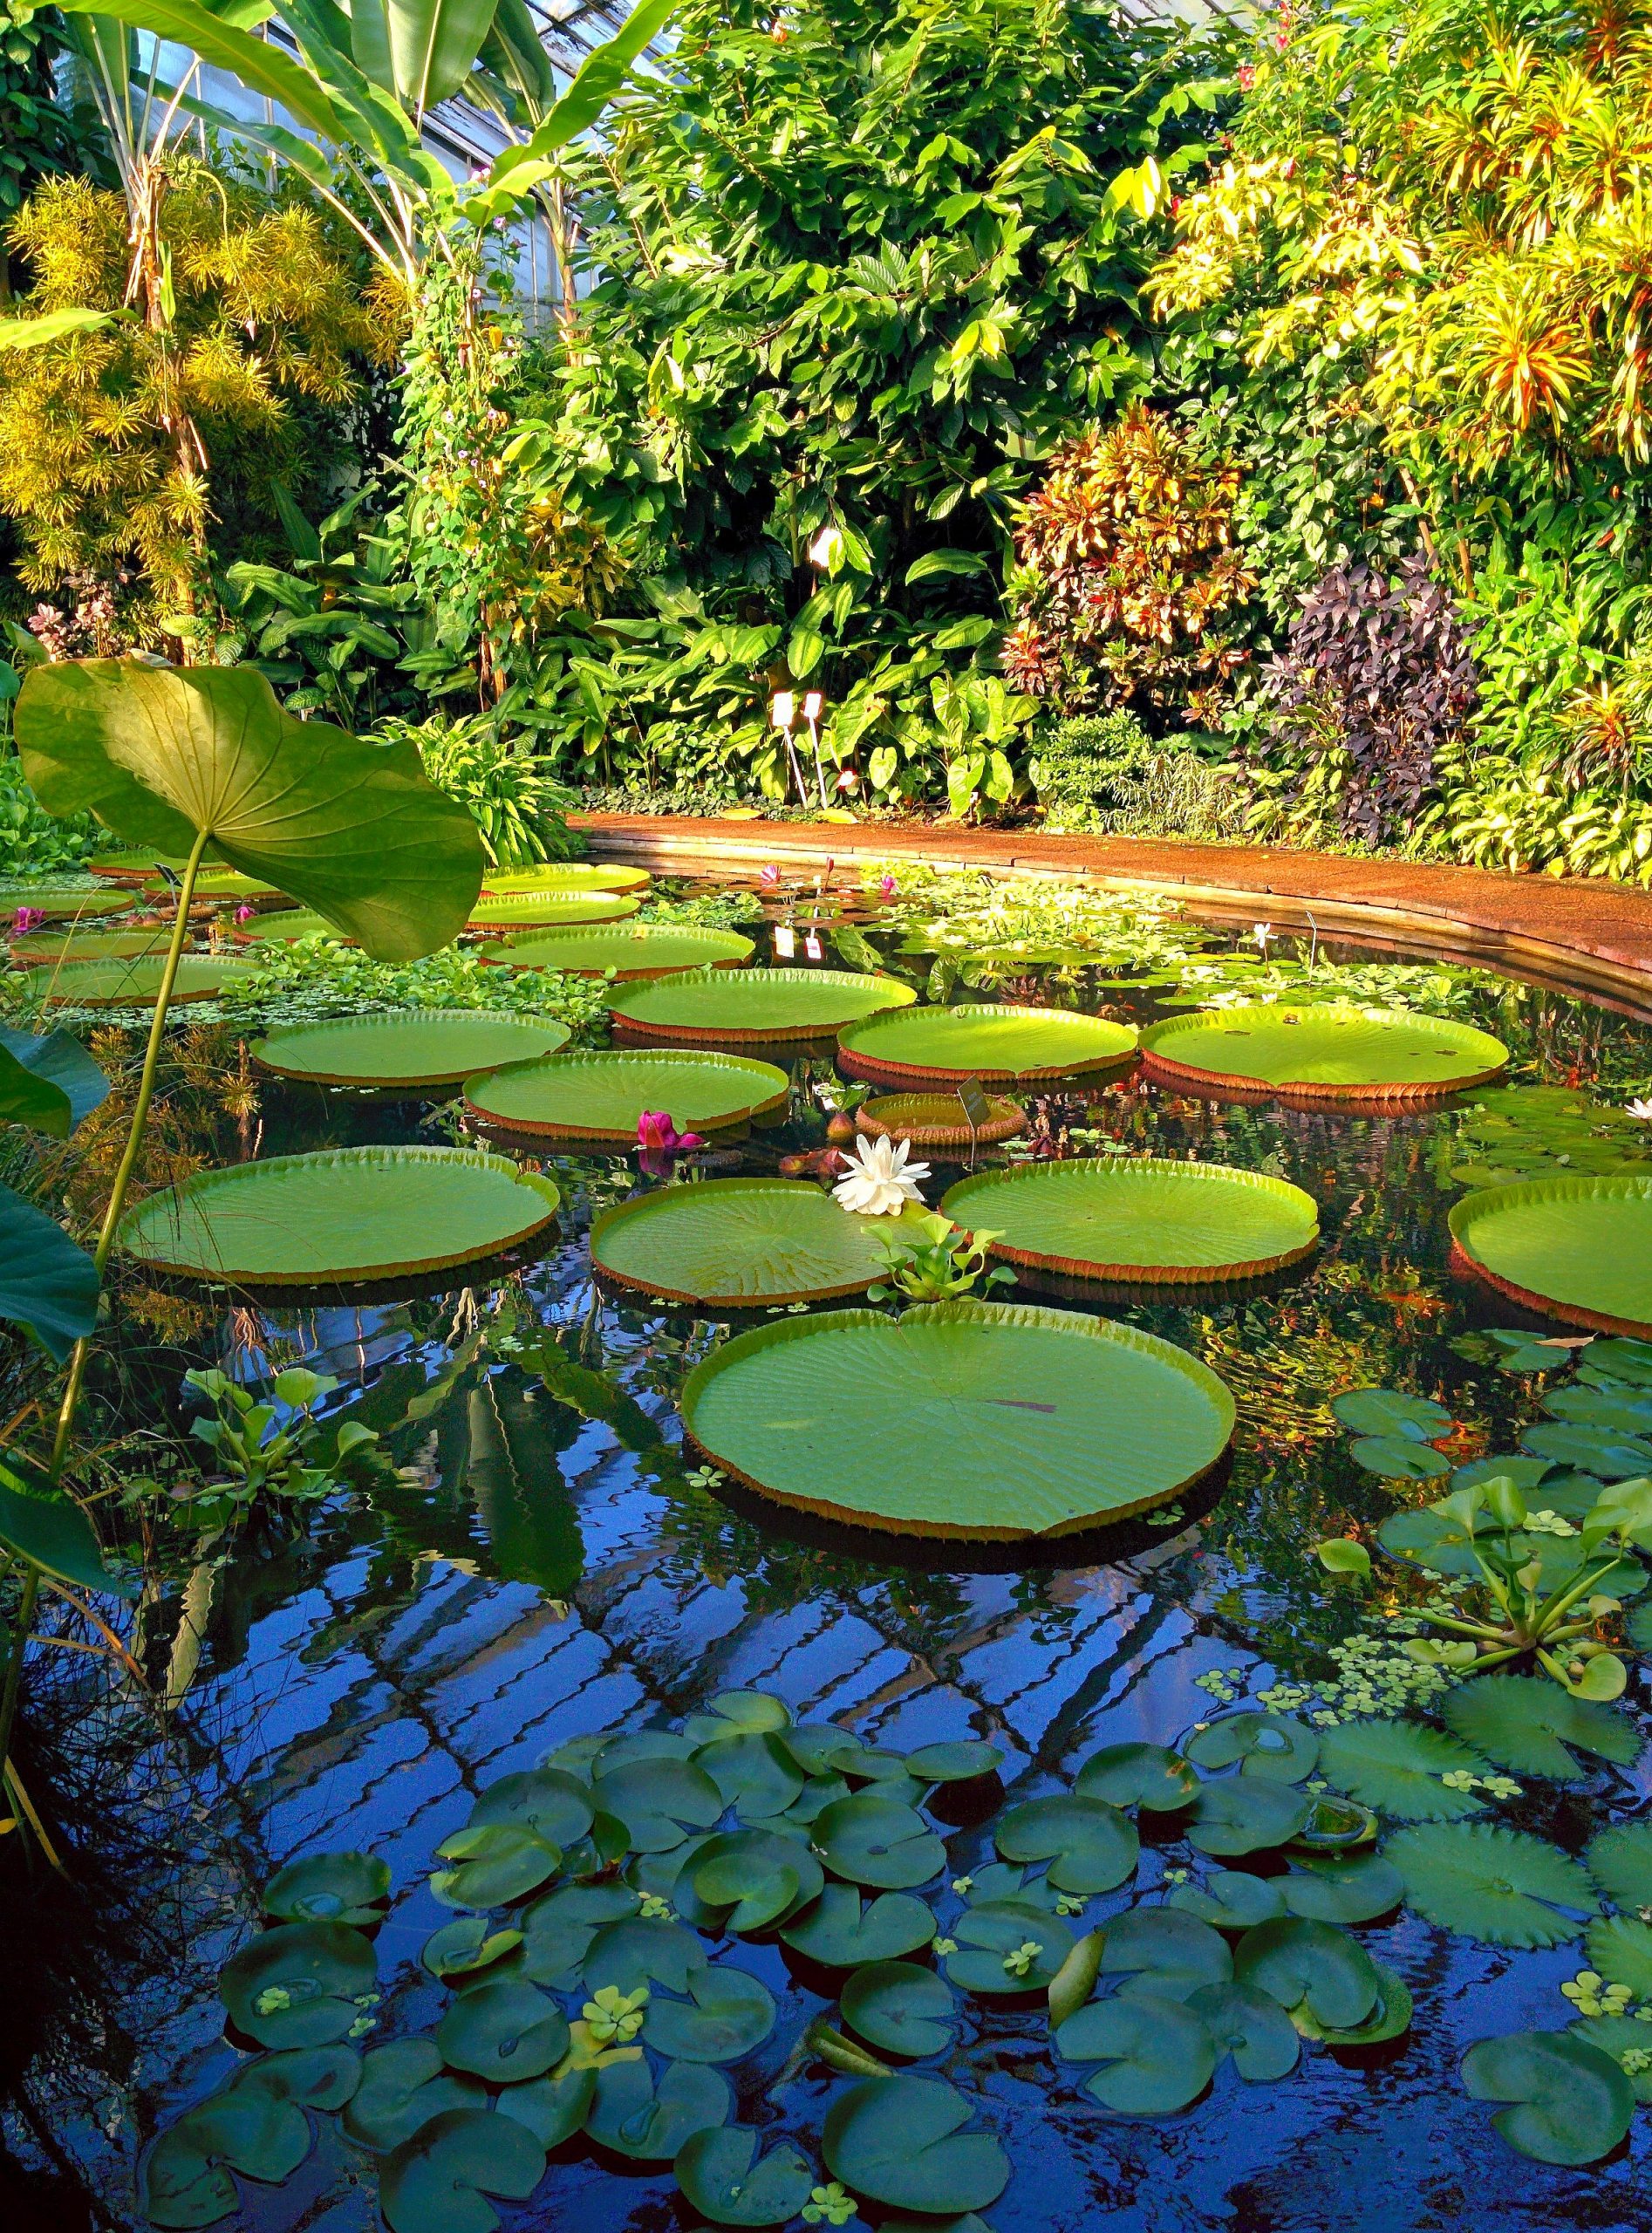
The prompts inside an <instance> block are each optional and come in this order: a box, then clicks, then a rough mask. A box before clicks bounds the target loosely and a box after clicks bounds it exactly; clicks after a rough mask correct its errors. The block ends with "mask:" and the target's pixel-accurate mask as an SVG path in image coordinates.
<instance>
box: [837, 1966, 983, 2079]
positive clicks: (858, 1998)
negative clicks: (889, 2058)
mask: <svg viewBox="0 0 1652 2233" xmlns="http://www.w3.org/2000/svg"><path fill="white" fill-rule="evenodd" d="M955 2013H956V2003H955V2002H954V2001H953V1999H952V1991H951V1989H950V1987H949V1986H948V1985H947V1984H946V1983H945V1979H943V1978H941V1977H937V1976H936V1974H935V1972H934V1971H933V1970H926V1969H925V1968H923V1967H922V1965H921V1964H920V1963H916V1962H870V1963H867V1964H866V1966H865V1968H864V1969H860V1970H856V1972H855V1974H854V1975H853V1977H850V1979H849V1981H848V1983H847V1984H845V1985H844V1987H843V2016H844V2019H845V2020H846V2022H847V2023H848V2025H849V2027H850V2031H851V2032H858V2033H859V2035H860V2037H861V2038H863V2039H864V2040H866V2041H867V2042H868V2044H869V2045H871V2046H874V2047H877V2048H879V2049H880V2050H881V2051H882V2052H884V2054H891V2055H905V2056H907V2057H908V2058H909V2059H911V2060H913V2061H916V2060H918V2059H919V2058H920V2057H922V2056H924V2055H939V2054H943V2053H945V2050H946V2049H947V2048H948V2047H949V2046H951V2045H952V2032H953V2030H954V2028H955Z"/></svg>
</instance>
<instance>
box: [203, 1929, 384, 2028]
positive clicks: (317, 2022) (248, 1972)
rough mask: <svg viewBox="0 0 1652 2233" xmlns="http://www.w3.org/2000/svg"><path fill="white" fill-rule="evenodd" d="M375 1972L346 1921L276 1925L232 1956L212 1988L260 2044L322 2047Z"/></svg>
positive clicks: (367, 1950) (347, 2018)
mask: <svg viewBox="0 0 1652 2233" xmlns="http://www.w3.org/2000/svg"><path fill="white" fill-rule="evenodd" d="M378 1976H379V1964H378V1962H377V1961H376V1959H375V1958H374V1955H373V1950H372V1945H371V1944H370V1943H369V1942H368V1941H367V1940H366V1939H365V1938H364V1937H363V1936H362V1935H361V1933H360V1932H359V1931H358V1930H352V1929H351V1927H350V1926H349V1924H347V1923H342V1922H287V1923H278V1924H277V1925H276V1928H275V1929H273V1930H265V1931H261V1932H260V1933H259V1935H258V1936H257V1937H256V1938H254V1939H251V1940H249V1943H247V1944H246V1945H245V1946H243V1947H242V1948H241V1950H239V1952H238V1953H236V1954H232V1955H231V1956H230V1957H229V1961H228V1962H227V1963H225V1964H224V1967H223V1970H222V1972H221V1974H220V1976H219V1979H218V1994H219V1997H220V1998H221V1999H222V2002H223V2004H224V2006H225V2007H226V2008H227V2009H228V2010H229V2018H230V2021H231V2022H232V2023H233V2024H234V2025H235V2026H236V2030H237V2031H238V2032H244V2033H245V2034H246V2036H247V2037H248V2038H249V2039H256V2041H257V2042H258V2045H260V2046H261V2047H270V2048H283V2047H324V2046H330V2045H331V2044H332V2042H333V2041H334V2040H335V2039H342V2038H345V2036H346V2034H347V2033H348V2032H349V2031H350V2028H351V2026H352V2024H354V2023H355V2021H356V2019H357V2018H358V2016H359V2015H360V2013H361V2002H362V1999H363V1997H364V1996H365V1995H366V1994H369V1993H371V1992H372V1991H373V1990H374V1987H375V1985H376V1984H377V1982H378Z"/></svg>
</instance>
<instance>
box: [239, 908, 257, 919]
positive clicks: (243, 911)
mask: <svg viewBox="0 0 1652 2233" xmlns="http://www.w3.org/2000/svg"><path fill="white" fill-rule="evenodd" d="M257 912H258V910H257V909H256V907H237V908H236V922H238V923H249V922H251V920H252V918H253V917H254V916H255V915H256V913H257Z"/></svg>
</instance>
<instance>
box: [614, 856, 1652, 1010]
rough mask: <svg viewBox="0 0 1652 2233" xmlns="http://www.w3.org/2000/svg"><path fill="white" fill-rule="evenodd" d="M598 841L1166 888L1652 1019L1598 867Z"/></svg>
mask: <svg viewBox="0 0 1652 2233" xmlns="http://www.w3.org/2000/svg"><path fill="white" fill-rule="evenodd" d="M569 820H570V823H572V824H573V825H574V827H575V828H577V829H578V830H581V831H583V833H584V836H585V837H586V838H587V839H588V840H589V841H590V844H591V846H592V847H593V849H594V850H597V852H600V853H603V854H606V855H610V856H612V857H614V858H616V859H620V860H626V861H635V862H637V863H638V864H641V865H643V866H645V867H648V868H652V869H657V870H659V871H661V872H663V873H666V874H675V875H713V876H714V875H718V874H720V873H733V874H737V875H749V874H750V873H751V872H752V871H753V870H754V868H756V867H759V866H761V865H762V864H764V863H766V862H770V861H773V862H775V863H777V864H781V865H782V866H788V867H792V868H796V867H802V868H805V869H809V868H822V869H823V868H824V867H825V865H826V864H827V863H828V862H829V861H830V862H836V863H837V864H843V865H849V866H854V867H857V868H858V867H861V866H864V864H868V863H870V862H875V861H886V860H896V859H898V860H907V861H913V862H921V863H923V864H926V865H929V866H932V867H935V868H952V869H979V870H982V871H986V872H987V873H988V874H990V875H994V876H1032V877H1054V878H1057V879H1060V880H1062V881H1064V882H1070V883H1080V884H1094V885H1096V886H1098V887H1100V888H1102V889H1105V890H1109V891H1153V892H1160V893H1164V894H1165V895H1167V896H1169V897H1171V898H1178V899H1181V900H1184V901H1185V902H1186V903H1187V904H1188V905H1190V906H1191V907H1194V908H1197V909H1198V911H1199V912H1200V913H1202V914H1210V913H1212V912H1214V913H1218V914H1229V915H1232V916H1233V917H1234V918H1243V919H1245V920H1246V921H1266V922H1270V923H1273V924H1274V925H1282V926H1284V927H1287V928H1289V929H1293V930H1295V929H1299V928H1304V929H1305V928H1308V927H1310V926H1313V925H1317V927H1318V928H1319V929H1320V931H1321V932H1324V933H1325V934H1327V935H1328V936H1338V935H1340V936H1341V937H1344V938H1348V937H1352V938H1357V939H1361V940H1362V941H1366V942H1370V943H1374V944H1377V945H1381V946H1391V947H1393V948H1395V949H1396V951H1399V952H1402V953H1416V952H1417V951H1418V950H1422V951H1424V952H1426V953H1429V954H1430V955H1443V956H1444V957H1446V958H1447V959H1452V960H1462V961H1470V962H1476V963H1479V964H1481V965H1483V966H1488V967H1491V968H1494V969H1502V970H1504V971H1506V972H1507V973H1510V974H1512V975H1516V976H1520V977H1527V978H1533V979H1536V980H1539V982H1546V983H1553V984H1555V985H1559V986H1560V987H1563V988H1565V989H1567V990H1568V991H1580V992H1585V993H1587V994H1591V995H1593V996H1594V998H1596V999H1599V1000H1605V1001H1606V1002H1608V1004H1609V1005H1610V1006H1612V1007H1617V1008H1621V1009H1622V1010H1623V1011H1624V1012H1625V1013H1627V1014H1633V1015H1635V1016H1637V1017H1639V1018H1642V1019H1643V1020H1645V1021H1652V892H1648V891H1641V890H1638V889H1637V888H1635V886H1633V885H1630V884H1613V883H1608V882H1607V881H1605V880H1604V879H1599V878H1586V877H1547V876H1527V875H1517V874H1510V873H1507V872H1505V871H1498V870H1493V869H1467V868H1451V867H1445V866H1440V865H1437V864H1433V863H1423V862H1416V861H1388V860H1359V859H1351V858H1348V857H1344V856H1342V855H1340V854H1335V853H1314V852H1296V851H1293V850H1289V849H1287V848H1285V847H1274V846H1268V845H1209V844H1196V843H1189V842H1184V841H1182V840H1178V839H1172V838H1165V839H1157V838H1138V837H1047V836H1044V835H1042V834H1041V833H1040V832H1037V831H1028V830H970V829H964V828H958V827H947V826H945V825H941V824H935V825H927V824H923V823H853V824H850V823H827V822H746V821H734V822H730V821H723V820H720V819H717V818H714V817H707V818H705V819H699V818H694V817H690V816H673V815H646V814H574V815H570V816H569Z"/></svg>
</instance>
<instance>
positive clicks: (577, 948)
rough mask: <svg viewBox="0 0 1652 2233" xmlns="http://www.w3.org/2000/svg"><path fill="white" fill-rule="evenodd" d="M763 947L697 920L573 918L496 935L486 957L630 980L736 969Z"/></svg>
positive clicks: (580, 974) (528, 966)
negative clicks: (683, 971)
mask: <svg viewBox="0 0 1652 2233" xmlns="http://www.w3.org/2000/svg"><path fill="white" fill-rule="evenodd" d="M756 951H757V949H756V946H754V944H753V942H752V940H751V939H748V938H742V937H741V933H740V932H738V931H716V930H710V929H707V928H704V927H702V926H701V925H699V924H694V923H629V922H628V923H606V924H604V923H595V924H567V925H563V927H562V928H561V929H559V930H556V929H552V930H542V931H533V932H524V933H523V935H522V937H520V938H513V939H494V940H491V941H490V942H489V943H488V945H486V946H483V947H482V948H481V958H482V959H483V960H484V961H497V962H502V964H503V965H504V966H505V967H506V968H507V969H563V970H566V971H567V972H568V973H570V975H572V976H576V977H607V976H610V975H611V976H612V977H613V978H614V979H615V980H617V981H618V983H620V984H627V983H630V982H631V980H634V979H637V978H642V977H670V976H672V975H674V974H675V973H676V972H677V971H679V970H680V969H736V968H738V967H739V966H740V965H741V962H743V961H749V960H750V959H751V958H752V956H753V954H754V953H755V952H756Z"/></svg>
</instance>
